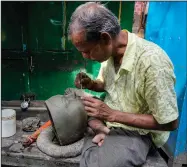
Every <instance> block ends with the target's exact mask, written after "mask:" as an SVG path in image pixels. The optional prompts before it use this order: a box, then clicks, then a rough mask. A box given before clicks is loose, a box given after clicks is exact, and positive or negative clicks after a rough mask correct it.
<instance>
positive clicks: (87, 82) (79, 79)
mask: <svg viewBox="0 0 187 167" xmlns="http://www.w3.org/2000/svg"><path fill="white" fill-rule="evenodd" d="M81 85H82V88H83V89H90V88H91V87H92V85H93V81H92V80H91V78H90V77H89V76H87V75H86V74H85V73H83V72H81V73H78V74H77V76H76V78H75V86H76V87H77V88H79V89H80V88H81Z"/></svg>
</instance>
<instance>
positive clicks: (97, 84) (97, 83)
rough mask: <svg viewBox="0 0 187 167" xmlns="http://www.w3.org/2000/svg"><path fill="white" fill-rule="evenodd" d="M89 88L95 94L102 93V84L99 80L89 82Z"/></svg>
mask: <svg viewBox="0 0 187 167" xmlns="http://www.w3.org/2000/svg"><path fill="white" fill-rule="evenodd" d="M91 82H92V84H91V87H90V90H93V91H96V92H104V91H105V90H104V82H102V81H100V80H92V81H91Z"/></svg>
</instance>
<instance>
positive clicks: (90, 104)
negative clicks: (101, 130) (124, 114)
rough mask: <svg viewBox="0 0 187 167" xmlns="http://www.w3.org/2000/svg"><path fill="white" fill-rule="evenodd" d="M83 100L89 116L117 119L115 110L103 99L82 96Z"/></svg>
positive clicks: (110, 119) (110, 120)
mask: <svg viewBox="0 0 187 167" xmlns="http://www.w3.org/2000/svg"><path fill="white" fill-rule="evenodd" d="M82 100H83V104H84V105H85V110H86V112H87V114H88V116H92V117H95V118H99V119H101V120H106V121H109V122H113V120H114V119H115V118H114V111H113V110H112V109H111V108H110V107H109V106H108V105H106V104H105V103H104V102H102V101H101V100H98V99H95V98H93V97H82Z"/></svg>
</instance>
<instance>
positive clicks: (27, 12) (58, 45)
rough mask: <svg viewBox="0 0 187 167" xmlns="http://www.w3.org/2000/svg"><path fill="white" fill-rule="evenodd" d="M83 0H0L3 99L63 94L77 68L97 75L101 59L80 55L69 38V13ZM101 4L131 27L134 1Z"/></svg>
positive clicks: (71, 83) (42, 98) (72, 83)
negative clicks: (92, 59)
mask: <svg viewBox="0 0 187 167" xmlns="http://www.w3.org/2000/svg"><path fill="white" fill-rule="evenodd" d="M82 3H84V2H77V1H76V2H72V1H69V2H67V1H63V2H59V1H51V2H49V1H48V2H36V1H35V2H5V1H4V2H2V3H1V5H2V14H1V16H2V24H1V25H2V32H1V36H2V38H1V42H2V70H1V71H2V75H1V77H2V89H1V90H2V95H1V97H2V100H16V99H19V98H20V95H21V94H23V93H29V92H33V93H35V94H36V99H41V100H45V99H47V98H49V97H51V96H53V95H56V94H63V93H64V90H65V89H66V88H68V87H74V78H75V76H76V74H77V73H78V72H79V71H80V68H82V71H86V72H88V73H89V75H90V76H92V77H93V78H94V77H96V76H97V74H98V71H99V68H100V64H99V63H96V62H92V61H89V60H84V59H83V58H82V56H81V55H80V53H78V52H77V51H76V49H75V48H74V46H73V45H72V44H71V42H70V41H68V40H67V26H68V23H69V19H70V17H71V14H72V12H73V11H74V10H75V8H76V7H77V6H78V5H80V4H82ZM102 3H104V4H106V5H107V7H108V8H109V9H111V10H112V12H114V13H115V14H116V16H117V17H118V18H119V20H120V23H121V26H122V28H124V29H127V30H129V31H132V22H133V10H134V2H117V1H112V2H111V1H110V2H107V1H104V2H102ZM87 92H90V91H87ZM97 95H98V96H99V95H100V94H97Z"/></svg>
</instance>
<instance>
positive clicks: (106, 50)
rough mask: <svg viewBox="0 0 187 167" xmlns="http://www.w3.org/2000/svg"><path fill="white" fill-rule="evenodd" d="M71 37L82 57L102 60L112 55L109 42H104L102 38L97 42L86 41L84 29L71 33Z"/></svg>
mask: <svg viewBox="0 0 187 167" xmlns="http://www.w3.org/2000/svg"><path fill="white" fill-rule="evenodd" d="M71 39H72V43H73V44H74V45H75V47H76V48H77V50H78V51H79V52H81V53H82V56H83V57H84V58H87V59H91V60H94V61H98V62H103V61H106V60H107V59H108V58H109V57H110V56H111V55H112V46H111V44H106V43H105V42H103V41H102V40H100V41H98V42H86V41H85V33H84V31H82V32H78V33H74V34H72V36H71Z"/></svg>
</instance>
